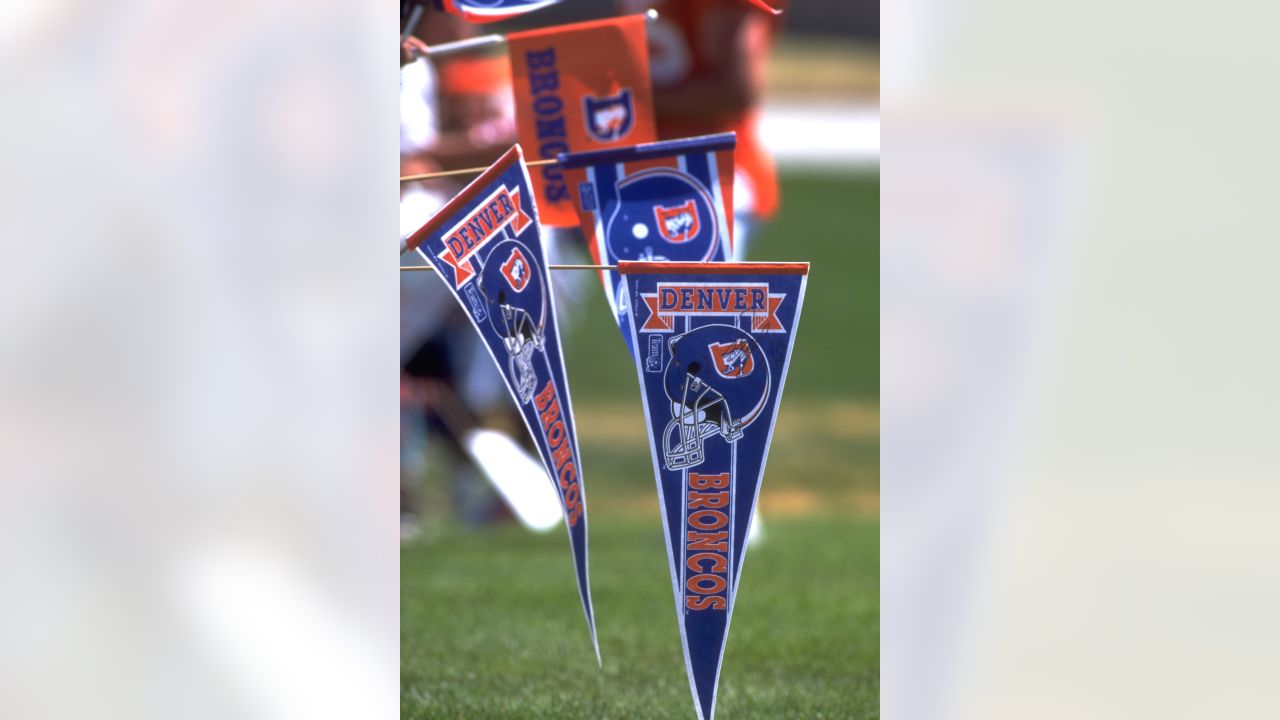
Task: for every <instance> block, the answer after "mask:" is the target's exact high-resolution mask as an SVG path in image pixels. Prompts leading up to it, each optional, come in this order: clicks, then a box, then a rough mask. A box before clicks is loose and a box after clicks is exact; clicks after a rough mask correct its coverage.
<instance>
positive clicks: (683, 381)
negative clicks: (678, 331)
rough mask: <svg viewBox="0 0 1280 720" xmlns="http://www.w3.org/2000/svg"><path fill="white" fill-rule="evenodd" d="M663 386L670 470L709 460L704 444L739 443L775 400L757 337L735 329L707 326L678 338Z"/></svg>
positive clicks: (672, 344) (665, 448)
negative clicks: (771, 397) (668, 417)
mask: <svg viewBox="0 0 1280 720" xmlns="http://www.w3.org/2000/svg"><path fill="white" fill-rule="evenodd" d="M669 345H670V348H671V359H670V360H669V361H668V362H667V367H666V370H665V376H664V377H663V385H664V387H665V389H666V392H667V397H668V398H669V399H670V400H671V422H669V423H667V428H666V430H665V431H664V432H663V434H662V437H663V442H662V453H663V459H664V460H665V463H666V467H667V469H668V470H682V469H684V468H690V467H695V466H697V465H700V464H702V461H703V460H705V459H706V452H705V450H704V448H703V442H704V441H706V440H707V439H708V438H711V437H713V436H715V435H719V436H721V437H723V438H724V439H725V442H730V443H731V442H735V441H737V440H738V439H739V438H741V437H742V431H743V430H744V429H746V427H747V426H748V425H750V424H751V423H752V422H754V421H755V420H756V418H758V417H760V414H761V412H762V411H763V410H764V406H765V402H766V401H767V400H768V399H769V362H768V360H767V359H766V358H765V356H764V351H763V350H761V349H760V344H759V343H757V342H756V340H755V338H753V337H751V334H750V333H748V332H745V331H743V330H741V329H739V328H737V327H734V326H732V325H704V326H703V327H699V328H694V329H693V330H690V331H689V332H687V333H685V334H683V335H678V336H676V337H674V338H672V339H671V340H670V342H669Z"/></svg>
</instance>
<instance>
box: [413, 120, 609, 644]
mask: <svg viewBox="0 0 1280 720" xmlns="http://www.w3.org/2000/svg"><path fill="white" fill-rule="evenodd" d="M523 158H524V156H523V154H522V152H521V149H520V146H519V145H516V146H514V147H512V148H511V149H510V150H508V151H507V153H506V154H505V155H503V156H502V157H501V158H500V159H499V160H498V161H497V162H496V163H494V164H493V165H492V166H491V167H490V168H489V169H488V170H486V171H485V172H484V173H483V174H481V175H480V177H478V178H476V179H475V181H473V182H472V183H471V184H470V185H467V187H466V188H464V189H463V190H462V192H460V193H458V195H457V196H456V197H454V198H453V199H452V200H450V201H449V202H448V204H446V205H445V206H444V208H442V209H441V210H440V211H439V212H438V213H436V215H434V216H433V217H432V218H431V219H430V220H429V221H427V223H426V224H425V225H423V226H422V227H421V228H420V229H419V230H417V231H416V232H415V233H413V234H412V235H410V236H409V238H408V240H407V241H406V243H405V247H404V249H403V250H402V252H404V251H407V250H416V251H417V252H418V253H419V254H421V255H422V257H423V258H425V259H426V260H427V262H429V263H431V265H432V266H433V267H435V269H436V272H437V273H438V274H439V276H440V279H441V280H442V281H443V282H444V284H445V285H446V286H447V287H448V288H449V290H450V291H451V292H452V293H453V296H454V297H455V298H456V299H457V301H458V304H459V305H461V306H462V309H463V310H464V311H465V312H466V314H467V317H469V318H470V319H471V323H472V325H474V326H475V329H476V332H478V333H479V334H480V338H481V339H482V340H483V341H484V345H485V347H486V348H488V350H489V354H490V355H492V356H493V360H494V362H495V363H497V366H498V371H499V372H500V373H501V374H502V377H503V379H504V380H505V381H506V385H507V389H508V390H510V392H511V396H512V397H513V398H514V399H515V401H516V406H517V407H518V408H519V410H520V414H521V416H522V417H523V418H524V422H525V425H526V427H528V429H529V434H530V435H531V436H532V437H533V440H534V443H535V444H536V445H537V446H538V453H539V455H540V456H541V457H542V463H543V465H544V466H545V468H546V470H547V474H548V475H549V476H550V478H552V481H551V482H552V484H553V485H554V487H555V490H556V493H557V495H558V497H559V498H560V505H561V509H562V510H563V512H564V521H565V526H566V528H567V529H568V531H569V544H570V546H571V547H572V550H573V565H574V570H575V571H576V573H577V578H578V593H579V595H580V596H581V598H582V609H583V612H584V613H585V614H586V617H587V626H588V628H589V629H590V631H591V643H592V646H593V647H594V648H595V652H596V658H597V660H598V659H599V657H600V646H599V643H598V641H597V639H596V625H595V616H594V613H593V611H592V608H591V588H590V584H589V581H588V572H587V498H586V490H585V489H584V487H583V480H582V454H581V453H580V452H579V450H578V435H577V431H576V428H575V425H574V421H573V408H572V406H571V405H570V401H569V384H568V382H567V381H566V379H565V369H564V357H563V353H562V351H561V346H560V333H559V330H558V329H557V326H556V314H555V312H554V307H555V298H554V293H553V289H552V285H551V279H550V277H549V276H548V274H547V259H546V253H545V252H544V249H543V244H542V239H541V237H540V234H539V228H538V209H537V204H536V202H535V201H534V198H533V192H532V189H531V187H530V184H529V173H528V170H527V169H526V167H525V165H524V161H523Z"/></svg>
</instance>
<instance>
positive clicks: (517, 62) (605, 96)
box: [507, 15, 657, 227]
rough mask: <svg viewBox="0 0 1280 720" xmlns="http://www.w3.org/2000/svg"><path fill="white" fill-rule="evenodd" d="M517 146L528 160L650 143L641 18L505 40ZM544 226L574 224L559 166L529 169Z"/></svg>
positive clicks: (651, 128) (645, 47)
mask: <svg viewBox="0 0 1280 720" xmlns="http://www.w3.org/2000/svg"><path fill="white" fill-rule="evenodd" d="M507 45H508V47H509V48H510V51H511V74H512V88H513V92H514V94H515V105H516V128H517V131H518V134H519V138H520V144H521V145H522V146H524V147H525V148H528V152H529V155H530V156H532V157H537V158H554V157H556V156H557V155H559V154H560V153H564V152H581V151H583V150H599V149H603V148H612V147H618V146H623V145H636V144H639V143H647V142H653V141H654V140H656V139H657V133H656V131H655V129H654V122H653V91H652V88H651V86H650V84H649V48H648V42H647V38H646V34H645V16H643V15H631V16H627V17H620V18H611V19H609V20H595V21H592V22H584V23H576V24H573V25H559V26H556V27H550V28H545V29H542V30H531V31H528V32H520V33H512V34H510V35H508V36H507ZM530 170H531V171H532V172H531V173H530V174H531V175H532V177H533V188H534V192H535V195H536V197H537V201H538V216H539V219H540V220H541V221H542V224H543V225H553V226H556V227H575V226H577V224H578V215H577V213H576V211H575V210H574V207H573V200H572V193H570V192H569V186H568V184H567V183H566V181H565V176H564V171H563V170H562V169H561V168H560V166H559V165H555V164H551V165H544V166H542V167H538V168H530Z"/></svg>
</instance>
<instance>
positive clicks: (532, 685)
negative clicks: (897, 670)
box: [400, 173, 879, 720]
mask: <svg viewBox="0 0 1280 720" xmlns="http://www.w3.org/2000/svg"><path fill="white" fill-rule="evenodd" d="M783 193H784V203H783V206H784V210H783V211H782V213H781V214H780V215H779V217H778V218H777V219H776V220H775V221H774V222H773V223H771V224H770V225H768V226H767V227H766V228H765V229H764V231H763V232H762V234H761V237H760V239H759V240H758V241H757V245H756V247H755V248H753V251H752V258H753V259H767V260H809V261H810V262H812V263H813V267H812V269H811V276H810V280H809V287H808V290H807V294H806V298H805V307H804V311H803V316H802V318H801V322H800V330H799V336H798V338H797V340H796V346H795V350H794V355H793V359H792V363H791V370H790V377H789V378H788V381H787V387H786V394H785V397H784V399H783V402H782V409H781V411H780V415H779V419H778V425H777V429H776V433H775V439H774V446H773V448H772V451H771V453H770V459H769V463H768V468H767V470H766V473H765V480H764V485H763V489H762V492H761V505H762V508H763V514H764V517H765V519H766V520H765V529H766V534H767V537H766V540H765V542H764V543H763V544H761V545H760V546H759V547H753V548H752V549H751V551H750V553H748V555H749V558H748V560H747V561H746V563H745V565H744V569H743V579H742V585H741V594H740V596H739V598H738V601H737V604H736V606H735V610H734V619H733V625H732V631H731V632H730V637H729V642H728V645H727V647H726V651H725V661H724V662H725V664H724V670H723V674H722V676H721V680H720V694H719V701H718V705H717V707H718V715H719V716H720V717H725V718H791V717H804V718H811V717H823V718H875V717H878V716H879V700H878V696H879V679H878V678H879V659H878V656H879V561H878V557H879V537H878V536H879V520H878V507H879V504H878V503H879V480H878V477H879V405H878V394H879V178H878V176H876V175H874V174H872V175H849V174H843V175H842V174H821V173H787V174H784V175H783ZM592 282H595V281H594V278H592ZM589 290H590V291H591V292H590V293H589V294H588V302H586V303H585V304H584V305H583V306H582V307H580V308H578V309H577V310H578V311H577V314H576V316H575V318H574V326H573V327H572V328H571V329H570V331H569V332H568V333H566V341H565V351H566V364H567V366H568V371H569V376H570V383H571V385H572V392H573V401H574V412H575V416H576V419H577V422H578V428H579V435H580V438H579V440H580V443H581V445H582V452H583V472H584V479H585V480H584V483H585V487H586V490H587V498H588V501H589V504H588V507H589V509H590V515H589V518H590V526H589V531H590V541H591V573H592V575H591V579H592V592H593V594H594V599H595V603H596V616H597V622H598V626H599V632H600V648H601V652H602V654H603V656H604V667H603V669H600V668H597V667H596V664H595V656H594V654H593V653H592V651H591V647H590V641H589V638H588V634H587V631H586V627H585V623H584V620H583V617H582V611H581V604H580V602H579V601H578V598H577V594H576V589H575V587H576V586H575V584H574V580H573V572H572V565H571V561H570V556H569V552H568V541H567V539H566V537H565V534H564V531H563V529H559V528H558V529H556V530H555V531H554V532H552V533H549V534H547V535H544V536H536V535H532V534H530V533H527V532H525V531H523V530H521V529H519V528H517V527H512V526H502V527H497V528H486V529H483V530H468V529H464V528H460V527H456V526H452V525H445V526H443V527H440V528H438V529H437V530H436V532H435V533H434V534H433V535H432V539H431V540H429V541H421V542H416V543H411V544H408V545H405V546H404V547H403V548H402V550H401V610H400V613H401V716H402V717H404V718H468V719H470V718H556V719H557V720H559V719H561V718H592V719H595V718H628V719H629V718H692V717H694V711H693V703H692V700H691V697H690V693H689V686H688V682H687V680H686V679H685V671H684V662H683V657H682V654H681V649H680V639H679V634H678V631H677V629H676V623H675V605H674V600H673V599H672V596H671V581H670V574H669V570H668V568H667V556H666V553H665V551H664V550H663V548H662V544H661V532H662V530H661V527H662V526H661V520H660V518H659V514H658V507H657V497H656V493H655V492H654V489H653V469H652V466H651V463H650V458H649V449H648V444H647V440H646V438H645V436H644V429H643V421H644V419H643V411H642V410H641V408H640V404H639V402H638V394H639V389H638V386H637V381H636V377H635V373H634V371H633V369H632V368H633V367H634V365H633V364H632V362H631V359H630V358H629V356H628V355H627V354H626V349H625V347H624V346H623V344H622V342H621V340H620V338H619V336H618V330H617V328H616V327H615V326H614V324H613V321H612V318H611V317H610V315H609V311H608V308H607V305H606V304H605V302H604V301H603V298H602V297H601V295H600V293H601V292H602V291H601V290H600V289H599V288H598V287H597V286H594V285H593V286H592V287H591V288H589Z"/></svg>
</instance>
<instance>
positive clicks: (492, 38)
mask: <svg viewBox="0 0 1280 720" xmlns="http://www.w3.org/2000/svg"><path fill="white" fill-rule="evenodd" d="M644 16H645V20H648V21H649V22H653V21H654V20H657V19H658V11H657V10H652V9H650V10H648V11H646V12H645V14H644ZM506 41H507V36H506V35H498V34H494V35H481V36H480V37H473V38H467V39H466V40H456V41H454V42H448V43H440V44H439V45H428V46H427V54H428V55H432V56H435V57H442V56H444V55H453V54H454V53H460V52H466V51H468V50H477V49H479V48H485V47H490V46H492V45H501V44H503V43H505V42H506ZM401 42H404V39H403V38H402V39H401Z"/></svg>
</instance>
